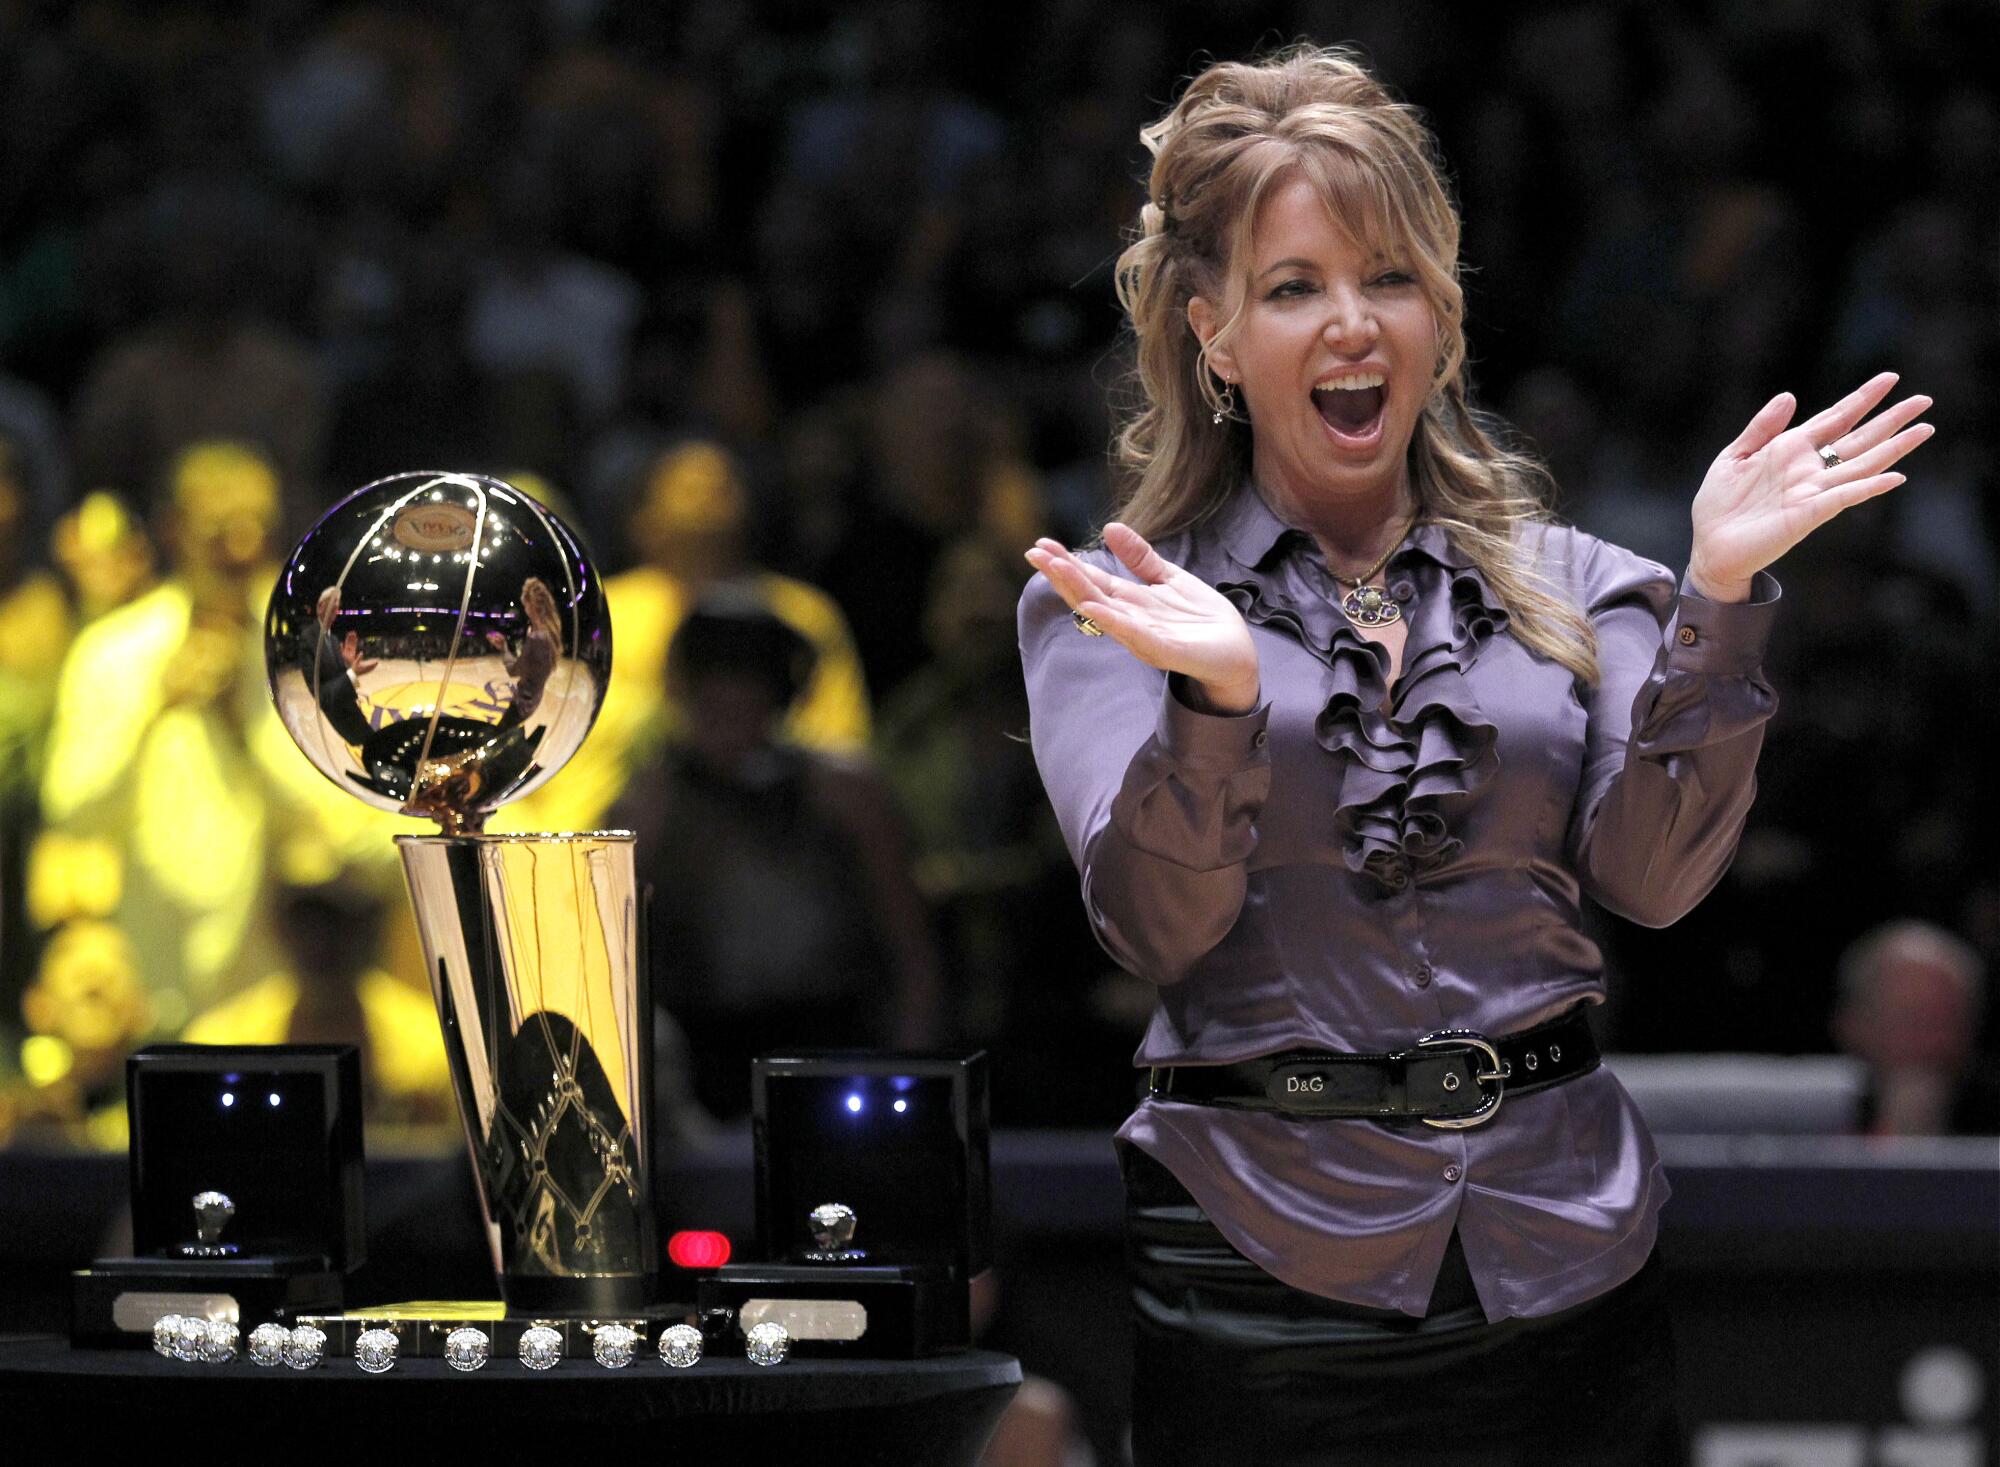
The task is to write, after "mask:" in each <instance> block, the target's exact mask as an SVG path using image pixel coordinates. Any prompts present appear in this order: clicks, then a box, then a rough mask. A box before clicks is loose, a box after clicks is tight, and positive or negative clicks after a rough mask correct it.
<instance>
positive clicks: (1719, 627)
mask: <svg viewBox="0 0 2000 1467" xmlns="http://www.w3.org/2000/svg"><path fill="white" fill-rule="evenodd" d="M1782 595H1783V590H1782V588H1781V587H1780V586H1779V585H1778V578H1777V577H1776V576H1774V575H1772V574H1771V573H1770V572H1769V571H1767V570H1760V571H1758V572H1757V574H1756V575H1754V576H1752V577H1751V578H1750V599H1749V600H1748V601H1711V600H1709V598H1708V597H1706V596H1704V595H1702V594H1701V593H1700V592H1699V591H1697V590H1695V589H1694V581H1693V567H1689V569H1688V570H1686V571H1683V572H1682V573H1681V586H1680V599H1679V601H1678V602H1677V603H1676V605H1675V610H1674V621H1673V625H1672V626H1671V627H1669V628H1668V639H1667V648H1668V650H1667V666H1668V667H1670V668H1675V669H1678V670H1683V671H1689V672H1712V673H1713V672H1725V673H1726V672H1749V671H1752V670H1754V669H1756V668H1758V667H1761V666H1763V664H1764V648H1765V646H1766V644H1768V643H1769V641H1770V639H1771V625H1772V623H1773V622H1774V621H1775V620H1776V619H1777V615H1778V602H1779V599H1780V597H1781V596H1782Z"/></svg>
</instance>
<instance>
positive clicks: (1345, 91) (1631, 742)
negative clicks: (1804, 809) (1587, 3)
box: [1020, 47, 1930, 1464]
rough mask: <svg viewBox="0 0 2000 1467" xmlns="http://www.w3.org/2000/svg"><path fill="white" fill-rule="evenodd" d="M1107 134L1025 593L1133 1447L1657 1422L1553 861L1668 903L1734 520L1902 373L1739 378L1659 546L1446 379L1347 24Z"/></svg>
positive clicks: (1726, 645) (1687, 878) (1430, 172)
mask: <svg viewBox="0 0 2000 1467" xmlns="http://www.w3.org/2000/svg"><path fill="white" fill-rule="evenodd" d="M1142 136H1143V138H1144V139H1145V141H1146V144H1147V146H1148V147H1149V148H1150V149H1151V150H1152V152H1153V155H1154V166H1153V171H1152V178H1151V185H1150V194H1151V198H1150V200H1149V202H1148V203H1147V204H1146V205H1145V206H1144V208H1143V209H1142V210H1141V212H1140V221H1141V223H1140V230H1139V235H1138V237H1137V239H1136V240H1135V241H1134V242H1133V243H1132V244H1131V246H1130V248H1129V249H1128V250H1127V251H1126V253H1125V254H1124V256H1123V257H1122V258H1121V259H1120V261H1119V290H1120V300H1121V302H1122V304H1123V305H1124V307H1125V309H1126V311H1127V313H1128V315H1129V317H1130V320H1131V324H1132V328H1133V331H1134V333H1135V336H1136V341H1137V350H1138V374H1137V375H1138V382H1139V385H1140V387H1141V388H1142V389H1143V401H1142V403H1141V405H1140V410H1139V411H1138V412H1137V414H1136V416H1135V417H1134V418H1133V419H1132V420H1131V422H1130V423H1129V424H1128V426H1127V427H1126V429H1125V431H1124V432H1123V434H1122V435H1121V438H1120V440H1119V447H1120V450H1121V456H1122V458H1123V460H1124V462H1125V464H1126V466H1127V467H1128V468H1129V469H1130V470H1131V471H1132V474H1133V478H1134V481H1135V482H1134V484H1133V487H1132V489H1131V491H1130V493H1129V496H1128V497H1127V499H1126V501H1125V503H1124V505H1123V507H1122V513H1121V517H1120V519H1119V520H1118V521H1115V522H1113V523H1111V524H1109V525H1107V526H1106V528H1105V531H1104V543H1103V545H1102V546H1100V547H1095V548H1091V549H1088V550H1084V551H1081V552H1071V551H1069V550H1066V549H1065V548H1064V547H1063V546H1061V545H1060V544H1058V543H1056V542H1055V541H1052V540H1046V539H1045V540H1041V541H1039V542H1038V543H1037V546H1036V548H1034V549H1032V550H1030V551H1028V552H1027V557H1028V560H1029V562H1030V563H1031V564H1032V565H1033V566H1034V567H1035V569H1036V570H1037V571H1039V572H1041V575H1040V576H1038V577H1037V578H1036V579H1035V580H1034V581H1032V582H1031V583H1030V586H1029V588H1028V590H1027V592H1026V593H1025V594H1024V595H1023V597H1022V600H1021V605H1020V634H1021V653H1022V658H1023V661H1024V664H1025V669H1026V674H1027V682H1028V691H1029V698H1030V707H1031V713H1032V737H1033V743H1034V749H1035V755H1036V759H1037V762H1038V764H1039V766H1040V769H1041V772H1042V777H1043V780H1044V783H1045V784H1046V786H1047V788H1048V791H1049V795H1050V798H1051V800H1052V802H1053V803H1054V806H1055V809H1056V812H1057V815H1058V817H1059V818H1060V820H1061V823H1062V826H1063V832H1064V835H1065V837H1066V839H1067V841H1068V844H1069V848H1070V852H1071V855H1072V857H1073V858H1074V859H1075V861H1076V863H1077V866H1078V869H1079V871H1080V872H1081V874H1082V878H1083V895H1084V901H1085V905H1086V907H1087V909H1088V912H1089V916H1090V919H1091V922H1092V924H1093V927H1094V929H1095V930H1096V932H1097V934H1098V937H1099V940H1100V941H1101V942H1102V944H1103V946H1104V947H1105V949H1106V950H1107V951H1108V952H1109V953H1110V954H1111V955H1112V956H1113V957H1115V958H1116V959H1117V960H1118V961H1119V962H1120V963H1121V964H1123V965H1124V966H1125V967H1127V968H1129V969H1130V970H1131V971H1132V972H1134V973H1137V974H1139V975H1141V976H1143V977H1145V978H1148V979H1150V980H1152V981H1153V982H1154V983H1156V984H1157V985H1159V1004H1158V1007H1157V1009H1156V1011H1155V1015H1154V1018H1153V1021H1152V1024H1151V1027H1150V1028H1149V1030H1148V1031H1147V1034H1146V1037H1145V1040H1144V1042H1143V1043H1142V1045H1141V1046H1140V1049H1139V1052H1138V1055H1137V1063H1138V1064H1139V1065H1141V1066H1142V1067H1146V1068H1147V1069H1148V1070H1149V1071H1150V1075H1149V1078H1148V1087H1147V1088H1148V1095H1147V1098H1146V1099H1145V1100H1143V1101H1142V1103H1141V1104H1140V1106H1139V1108H1138V1109H1137V1110H1136V1111H1135V1112H1134V1114H1133V1115H1132V1116H1131V1118H1130V1119H1129V1120H1128V1121H1127V1122H1126V1124H1125V1125H1124V1127H1123V1128H1122V1129H1121V1130H1120V1132H1119V1136H1118V1141H1119V1152H1120V1159H1121V1163H1122V1165H1123V1167H1124V1171H1125V1180H1126V1189H1127V1222H1128V1250H1129V1258H1130V1262H1131V1268H1132V1274H1133V1280H1132V1282H1133V1299H1134V1309H1135V1319H1136V1324H1137V1355H1136V1373H1135V1383H1134V1400H1133V1446H1134V1456H1135V1460H1136V1461H1137V1462H1138V1463H1140V1464H1149V1463H1160V1462H1203V1463H1218V1462H1257V1463H1262V1464H1277V1463H1327V1462H1341V1463H1344V1462H1365V1463H1369V1464H1382V1463H1390V1462H1401V1461H1405V1460H1408V1461H1420V1462H1425V1463H1433V1464H1434V1463H1440V1462H1450V1461H1458V1460H1461V1455H1462V1458H1463V1460H1466V1461H1477V1462H1481V1463H1486V1464H1494V1463H1506V1462H1511V1461H1515V1460H1517V1459H1518V1460H1521V1461H1529V1460H1532V1461H1534V1462H1536V1463H1544V1462H1550V1461H1579V1462H1585V1461H1587V1462H1591V1463H1599V1464H1602V1463H1616V1462H1633V1463H1639V1462H1643V1463H1657V1462H1671V1461H1674V1460H1677V1458H1678V1454H1679V1451H1680V1445H1679V1442H1680V1426H1679V1422H1678V1419H1677V1417H1676V1414H1675V1410H1674V1404H1673V1387H1674V1360H1673V1349H1672V1342H1671V1336H1670V1334H1669V1330H1668V1321H1667V1316H1666V1313H1665V1310H1664V1306H1663V1301H1662V1297H1661V1294H1660V1267H1661V1265H1660V1261H1659V1258H1658V1255H1657V1252H1656V1248H1655V1237H1656V1232H1657V1219H1658V1214H1659V1209H1660V1206H1661V1204H1663V1203H1664V1202H1665V1201H1666V1199H1667V1196H1668V1192H1669V1189H1668V1185H1667V1181H1666V1178H1665V1176H1664V1175H1663V1173H1662V1171H1661V1167H1660V1163H1659V1159H1658V1157H1657V1154H1656V1153H1655V1150H1654V1147H1653V1144H1652V1141H1651V1138H1650V1137H1649V1136H1648V1134H1647V1132H1646V1129H1645V1127H1644V1124H1643V1123H1642V1121H1641V1119H1640V1117H1639V1115H1638V1112H1637V1111H1636V1110H1635V1109H1634V1107H1633V1105H1632V1103H1631V1101H1630V1099H1629V1097H1628V1096H1627V1095H1626V1094H1625V1092H1624V1090H1623V1089H1622V1088H1621V1087H1620V1086H1619V1085H1618V1082H1617V1081H1616V1080H1615V1079H1614V1078H1613V1077H1612V1075H1611V1074H1610V1073H1609V1072H1608V1071H1606V1070H1604V1069H1602V1068H1599V1067H1598V1064H1597V1056H1596V1050H1595V1048H1594V1046H1593V1044H1592V1042H1591V1038H1590V1030H1589V1027H1588V1025H1587V1024H1586V1023H1585V1022H1584V1019H1583V1014H1584V1011H1585V1009H1586V1008H1587V1007H1588V1006H1589V1005H1592V1004H1597V1003H1602V1002H1603V1001H1604V997H1605V994H1604V986H1603V981H1602V974H1603V963H1602V959H1601V956H1600V954H1599V953H1598V951H1597V949H1596V947H1595V946H1594V945H1593V944H1592V943H1591V942H1590V941H1589V940H1588V939H1587V938H1586V937H1585V936H1584V935H1583V933H1582V931H1581V928H1580V907H1579V904H1580V900H1581V897H1582V895H1583V894H1584V893H1588V894H1589V895H1590V896H1591V897H1593V898H1594V899H1596V900H1597V901H1598V902H1600V903H1602V904H1603V905H1605V906H1607V907H1610V908H1611V909H1612V910H1614V911H1617V912H1620V913H1622V914H1624V915H1626V916H1628V917H1630V918H1632V919H1633V920H1635V921H1638V922H1640V923H1643V924H1645V925H1649V926H1665V925H1667V924H1669V923H1671V922H1673V921H1675V920H1677V919H1678V918H1679V917H1681V916H1682V915H1684V914H1685V913H1686V912H1687V911H1688V910H1689V909H1690V908H1692V907H1693V906H1694V905H1695V904H1696V903H1697V902H1698V901H1699V900H1700V899H1701V898H1702V896H1704V895H1705V894H1706V893H1707V892H1708V891H1709V890H1710V889H1711V888H1712V887H1713V886H1714V884H1715V883H1716V881H1717V880H1719V879H1720V877H1721V875H1722V873H1723V871H1724V870H1725V869H1726V867H1727V866H1728V864H1729V861H1730V858H1731V856H1732V854H1733V852H1734V850H1735V846H1736V842H1737V840H1738V838H1739V836H1740V834H1741V831H1742V827H1743V821H1744V817H1745V815H1746V813H1747V811H1748V808H1749V805H1750V803H1751V800H1752V797H1753V795H1754V793H1755V788H1756V780H1755V766H1756V759H1757V753H1758V749H1759V747H1760V745H1761V742H1762V735H1763V725H1764V723H1765V721H1766V720H1767V719H1768V718H1769V717H1770V715H1771V713H1772V712H1773V710H1774V709H1775V707H1776V705H1777V698H1776V694H1775V693H1774V692H1773V690H1772V689H1771V687H1770V686H1769V684H1768V683H1767V682H1766V681H1765V680H1764V678H1763V675H1762V671H1761V664H1762V654H1763V648H1764V644H1765V640H1766V637H1767V636H1768V633H1769V631H1770V627H1771V623H1772V619H1773V617H1774V615H1775V614H1776V607H1777V602H1778V598H1779V586H1778V583H1777V581H1776V579H1775V578H1774V577H1773V576H1772V575H1771V573H1770V571H1769V570H1768V569H1767V567H1768V566H1769V565H1771V563H1772V562H1773V561H1775V560H1776V559H1777V558H1778V557H1779V556H1780V555H1782V554H1783V553H1784V552H1785V551H1786V550H1788V549H1789V548H1790V547H1791V546H1793V545H1795V544H1796V543H1798V541H1799V540H1800V539H1802V538H1803V537H1804V536H1805V535H1806V534H1808V533H1809V532H1810V531H1811V530H1812V529H1813V528H1814V527H1815V526H1817V525H1819V524H1822V523H1824V522H1825V521H1826V520H1828V519H1830V518H1831V517H1832V516H1834V515H1835V514H1838V513H1839V512H1840V511H1841V510H1843V509H1845V508H1847V507H1848V506H1849V505H1852V504H1855V503H1858V502H1859V501H1861V500H1862V499H1865V498H1868V497H1869V496H1871V495H1874V494H1879V493H1882V492H1884V491H1886V490H1888V489H1891V488H1893V487H1895V485H1897V484H1899V483H1901V482H1902V478H1903V476H1902V475H1901V474H1897V473H1891V472H1889V471H1888V470H1889V466H1890V465H1891V464H1893V463H1894V462H1896V460H1898V459H1900V458H1901V457H1902V456H1903V455H1904V454H1905V453H1907V452H1909V450H1910V449H1912V448H1913V447H1915V446H1916V444H1918V443H1919V442H1921V441H1922V440H1923V439H1924V438H1925V437H1927V436H1928V435H1929V432H1930V430H1929V428H1928V427H1926V426H1916V427H1912V426H1909V425H1910V424H1911V423H1912V421H1913V420H1914V419H1915V418H1916V417H1917V415H1918V414H1919V413H1921V412H1922V411H1923V409H1924V408H1926V407H1927V406H1929V400H1928V399H1927V398H1923V397H1913V398H1909V399H1907V400H1905V401H1903V402H1900V403H1898V404H1896V405H1895V406H1894V407H1892V408H1889V409H1888V410H1886V411H1883V412H1881V413H1879V414H1877V415H1876V416H1874V417H1873V418H1870V417H1869V416H1868V415H1869V414H1870V413H1871V411H1873V409H1874V408H1875V407H1876V405H1877V404H1878V403H1880V402H1881V401H1882V400H1883V398H1884V396H1885V394H1887V392H1888V391H1889V389H1890V387H1891V386H1892V384H1893V382H1894V380H1895V379H1894V377H1893V375H1892V374H1886V373H1885V374H1883V375H1881V376H1879V377H1877V378H1875V379H1874V380H1872V381H1870V382H1868V383H1867V384H1865V385H1864V386H1863V387H1861V388H1860V389H1859V390H1857V391H1856V392H1854V393H1853V394H1852V395H1850V396H1849V397H1847V398H1846V399H1844V400H1843V401H1841V402H1839V403H1837V404H1835V405H1834V406H1832V407H1830V408H1828V409H1827V410H1826V411H1824V412H1822V413H1820V414H1818V415H1817V416H1815V417H1813V418H1811V419H1809V420H1807V421H1806V422H1804V423H1801V424H1799V425H1798V426H1796V427H1790V428H1788V427H1787V424H1789V423H1790V421H1791V419H1792V417H1793V414H1794V411H1795V408H1796V404H1795V402H1794V400H1793V398H1792V396H1791V395H1790V394H1789V393H1785V394H1780V395H1779V396H1778V397H1776V398H1774V399H1773V400H1772V401H1771V402H1769V403H1768V404H1766V405H1765V406H1764V407H1763V408H1762V409H1761V410H1759V411H1758V413H1757V414H1756V416H1755V417H1753V418H1752V419H1751V420H1750V423H1749V426H1748V427H1746V428H1745V429H1744V431H1743V433H1742V435H1741V436H1740V437H1739V438H1738V439H1737V440H1736V441H1735V442H1734V443H1732V444H1730V445H1729V447H1728V448H1726V449H1725V450H1724V451H1723V452H1722V454H1721V455H1720V457H1718V458H1717V459H1716V460H1715V464H1714V466H1713V468H1711V470H1710V471H1709V473H1708V476H1707V478H1706V480H1705V481H1704V482H1703V484H1702V486H1701V489H1700V492H1699V493H1698V494H1697V495H1696V496H1695V499H1694V503H1693V511H1692V518H1693V531H1694V533H1693V550H1692V555H1691V558H1690V561H1689V564H1688V567H1687V569H1686V572H1685V574H1684V575H1682V576H1681V577H1680V578H1679V580H1678V584H1677V583H1676V578H1675V576H1674V574H1673V573H1672V572H1671V571H1670V570H1669V569H1668V568H1667V567H1666V566H1663V565H1659V564H1657V563H1655V562H1653V561H1650V560H1647V559H1644V558H1642V557H1640V556H1638V555H1635V554H1633V553H1632V552H1630V551H1628V550H1625V549H1622V548H1620V547H1618V546H1615V545H1611V544H1607V543H1605V542H1603V541H1601V540H1598V539H1596V538H1595V537H1593V536H1591V535H1588V534H1586V533H1584V532H1582V531H1580V530H1576V529H1574V528H1572V527H1568V526H1564V525H1560V524H1558V523H1556V522H1555V520H1554V518H1553V516H1552V514H1551V513H1550V512H1549V511H1548V510H1547V509H1546V508H1545V507H1544V505H1543V502H1542V500H1541V498H1540V496H1539V493H1538V491H1539V490H1540V489H1541V487H1542V486H1543V484H1544V483H1545V479H1544V478H1543V477H1542V476H1541V475H1540V473H1539V471H1538V469H1537V467H1536V466H1535V465H1534V464H1533V463H1532V462H1531V461H1529V460H1527V459H1525V458H1523V457H1521V456H1519V455H1517V454H1514V453H1510V452H1508V451H1507V450H1505V449H1503V448H1502V447H1501V446H1500V445H1499V444H1498V443H1497V442H1496V440H1495V437H1494V436H1493V433H1494V430H1493V425H1492V423H1491V420H1490V419H1487V418H1485V417H1484V416H1483V415H1480V414H1477V413H1475V412H1474V411H1473V409H1472V408H1471V407H1470V405H1469V402H1468V396H1467V389H1466V385H1465V380H1464V365H1465V342H1464V336H1463V297H1462V295H1461V293H1460V289H1459V284H1458V279H1457V272H1458V258H1457V255H1458V220H1457V217H1456V215H1455V213H1454V210H1453V208H1452V205H1451V203H1450V201H1449V199H1448V198H1447V197H1446V194H1445V192H1444V189H1443V187H1442V186H1441V183H1440V180H1439V171H1438V165H1437V162H1436V157H1435V153H1434V149H1433V143H1432V140H1431V138H1430V136H1429V135H1428V133H1427V132H1426V131H1425V129H1424V128H1423V127H1422V125H1421V123H1420V122H1419V121H1418V119H1417V117H1416V116H1415V114H1414V113H1413V112H1412V111H1411V110H1410V109H1409V108H1407V107H1404V106H1401V105H1399V104H1397V103H1396V102H1395V101H1393V100H1392V99H1391V97H1390V96H1389V94H1388V93H1387V92H1386V91H1385V90H1384V89H1383V88H1382V86H1381V85H1380V84H1379V83H1377V82H1376V81H1375V80H1374V79H1373V78H1372V77H1371V76H1370V75H1369V74H1368V73H1367V72H1366V71H1365V70H1363V69H1362V68H1361V67H1360V66H1359V65H1357V64H1356V63H1355V62H1354V61H1353V60H1352V59H1351V57H1349V56H1348V55H1346V54H1344V53H1342V52H1340V51H1335V50H1321V49H1317V48H1312V47H1298V48H1293V49H1291V50H1288V51H1286V52H1283V53H1280V54H1279V55H1277V56H1276V57H1274V58H1271V59H1270V60H1268V61H1265V62H1263V63H1260V64H1255V65H1241V64H1234V63H1231V64H1219V65H1216V66H1214V67H1211V68H1210V69H1209V70H1207V71H1206V72H1204V73H1203V74H1202V75H1201V76H1200V77H1198V78H1197V79H1196V80H1195V81H1194V82H1193V83H1192V84H1191V85H1190V86H1189V88H1188V90H1187V92H1186V93H1185V95H1184V96H1183V97H1182V99H1181V100H1180V102H1179V103H1178V104H1177V105H1176V106H1175V107H1174V108H1173V109H1172V111H1171V112H1170V113H1169V114H1168V115H1167V116H1166V117H1165V118H1163V119H1162V120H1161V121H1159V122H1158V123H1156V124H1154V125H1153V126H1151V127H1148V128H1147V129H1145V130H1144V132H1143V133H1142ZM1864 420H1865V421H1864ZM1515 1453H1518V1454H1519V1455H1518V1458H1517V1456H1516V1455H1514V1454H1515Z"/></svg>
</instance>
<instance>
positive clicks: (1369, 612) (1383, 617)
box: [1340, 586, 1403, 627]
mask: <svg viewBox="0 0 2000 1467" xmlns="http://www.w3.org/2000/svg"><path fill="white" fill-rule="evenodd" d="M1340 609H1341V610H1342V611H1344V612H1346V613H1347V619H1348V620H1349V621H1351V622H1353V623H1354V624H1355V625H1356V626H1358V627H1385V626H1388V625H1389V624H1390V623H1391V622H1398V621H1401V620H1402V619H1403V608H1402V607H1400V606H1398V605H1397V604H1396V601H1395V598H1394V597H1392V596H1390V595H1389V593H1388V592H1386V591H1384V590H1383V589H1382V588H1381V587H1380V586H1357V587H1356V588H1355V589H1354V590H1352V591H1349V592H1348V593H1347V595H1346V596H1344V597H1343V598H1342V599H1341V602H1340Z"/></svg>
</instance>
